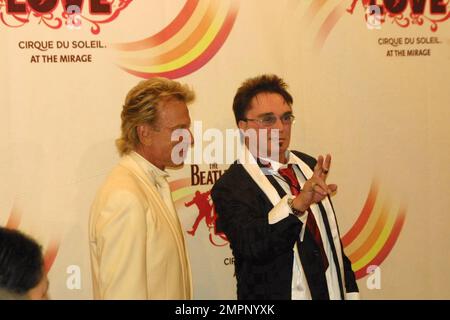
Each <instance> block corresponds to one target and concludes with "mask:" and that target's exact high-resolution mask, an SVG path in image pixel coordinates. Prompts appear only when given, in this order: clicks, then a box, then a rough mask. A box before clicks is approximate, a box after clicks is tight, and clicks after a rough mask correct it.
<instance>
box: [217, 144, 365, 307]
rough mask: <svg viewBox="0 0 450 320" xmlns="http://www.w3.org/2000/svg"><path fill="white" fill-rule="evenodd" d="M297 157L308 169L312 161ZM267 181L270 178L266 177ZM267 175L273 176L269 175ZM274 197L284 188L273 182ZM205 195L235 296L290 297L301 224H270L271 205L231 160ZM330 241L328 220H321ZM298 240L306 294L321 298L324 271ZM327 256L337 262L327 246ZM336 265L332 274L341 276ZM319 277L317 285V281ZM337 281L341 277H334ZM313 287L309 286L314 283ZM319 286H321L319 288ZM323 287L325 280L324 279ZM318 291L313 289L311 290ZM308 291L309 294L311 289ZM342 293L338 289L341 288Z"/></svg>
mask: <svg viewBox="0 0 450 320" xmlns="http://www.w3.org/2000/svg"><path fill="white" fill-rule="evenodd" d="M294 153H295V155H296V156H298V157H299V158H300V159H301V160H302V161H304V162H305V163H307V164H308V166H310V167H311V168H314V166H315V164H316V160H315V159H314V158H312V157H310V156H308V155H306V154H304V153H301V152H294ZM267 177H268V178H269V180H271V179H270V178H272V177H270V176H267ZM272 179H273V178H272ZM271 183H272V184H273V185H274V186H275V187H276V189H277V191H278V193H279V194H280V196H284V194H283V193H284V191H282V188H280V187H279V185H277V184H276V182H275V181H271ZM211 196H212V199H213V201H214V205H215V208H216V212H217V230H218V231H221V232H224V233H225V234H226V236H227V237H228V240H229V241H230V247H231V249H232V251H233V255H234V257H235V271H236V278H237V296H238V299H283V300H287V299H291V293H292V289H291V286H292V266H293V262H294V261H293V259H294V255H293V247H294V245H295V244H296V243H297V241H298V237H299V234H300V230H301V227H302V223H301V222H300V221H299V219H298V218H297V217H295V216H294V215H289V216H288V217H287V218H285V219H283V220H281V221H279V222H277V223H275V224H272V225H270V224H269V221H268V213H269V211H270V210H271V209H272V208H273V205H272V203H271V202H270V200H269V199H268V198H267V196H266V195H265V193H264V192H263V191H262V190H261V188H260V187H259V186H258V185H257V184H256V182H255V181H254V180H253V179H252V177H251V176H250V175H249V174H248V172H247V171H246V170H245V168H244V167H243V166H242V165H241V164H238V163H237V162H235V163H233V164H232V165H231V166H230V168H229V169H228V170H227V171H226V172H225V173H224V175H223V176H222V177H221V178H220V179H219V180H218V181H217V182H216V184H215V185H214V187H213V188H212V191H211ZM320 210H321V211H322V217H324V218H325V219H326V214H325V211H324V208H323V207H322V206H321V205H320ZM324 222H325V225H326V229H327V231H328V232H327V233H328V237H329V241H330V243H333V241H332V239H331V234H330V232H329V225H328V221H324ZM308 239H309V238H308V236H307V235H306V233H305V240H304V242H303V243H302V247H301V248H300V251H301V252H302V253H303V254H304V255H303V256H302V254H300V256H301V261H302V265H303V269H304V272H305V276H306V277H307V280H308V285H309V287H310V290H311V291H312V292H311V293H312V294H313V298H314V293H315V292H317V295H316V298H319V299H320V298H326V297H325V296H326V295H328V292H327V291H326V292H325V291H324V290H327V289H326V288H325V289H324V288H323V281H322V280H324V273H323V272H321V270H320V267H319V265H320V264H321V260H320V258H319V256H318V250H317V248H316V247H315V244H314V242H313V241H308ZM341 247H342V246H341ZM332 249H333V250H334V252H333V260H334V262H335V263H336V265H338V262H337V256H336V250H335V249H334V245H332ZM342 257H343V262H344V272H345V286H346V291H347V292H356V291H358V287H357V284H356V280H355V276H354V273H353V271H352V269H351V262H350V260H349V259H348V258H347V257H346V256H345V254H344V252H342ZM337 269H338V278H339V280H341V279H342V276H341V274H340V271H339V267H337ZM321 281H322V285H321V284H320V282H321ZM340 282H341V283H342V281H340ZM316 285H317V286H318V287H317V288H315V286H316ZM319 287H321V288H319ZM325 287H326V283H325ZM316 289H317V290H318V291H317V290H316ZM313 291H314V292H313ZM341 294H342V296H343V297H344V289H343V288H342V286H341Z"/></svg>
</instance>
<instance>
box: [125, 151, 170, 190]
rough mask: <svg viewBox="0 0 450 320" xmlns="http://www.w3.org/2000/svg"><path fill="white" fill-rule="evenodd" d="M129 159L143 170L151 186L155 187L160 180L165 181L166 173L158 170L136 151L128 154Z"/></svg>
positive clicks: (167, 175)
mask: <svg viewBox="0 0 450 320" xmlns="http://www.w3.org/2000/svg"><path fill="white" fill-rule="evenodd" d="M130 157H131V158H133V160H134V161H136V163H137V164H138V165H139V167H141V168H142V169H143V170H144V172H145V175H146V176H147V177H148V179H149V180H150V182H151V183H152V184H153V185H156V184H157V181H158V180H160V178H163V179H166V178H167V177H169V174H168V173H167V172H166V171H164V170H161V169H159V168H158V167H157V166H155V165H154V164H153V163H151V162H150V161H148V160H147V159H145V158H144V157H143V156H141V155H140V154H139V153H137V152H136V151H132V152H130Z"/></svg>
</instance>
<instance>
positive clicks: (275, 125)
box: [272, 118, 284, 134]
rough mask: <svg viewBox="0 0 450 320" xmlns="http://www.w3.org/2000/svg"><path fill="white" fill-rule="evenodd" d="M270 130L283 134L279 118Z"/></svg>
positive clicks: (282, 126)
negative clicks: (276, 130)
mask: <svg viewBox="0 0 450 320" xmlns="http://www.w3.org/2000/svg"><path fill="white" fill-rule="evenodd" d="M272 129H278V130H279V131H280V134H281V133H282V132H283V130H284V124H283V122H282V121H281V119H280V118H277V121H276V122H275V123H274V125H273V126H272Z"/></svg>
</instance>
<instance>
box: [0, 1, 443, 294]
mask: <svg viewBox="0 0 450 320" xmlns="http://www.w3.org/2000/svg"><path fill="white" fill-rule="evenodd" d="M449 16H450V6H449V4H448V1H445V0H442V1H441V0H414V1H412V0H411V1H408V0H373V1H369V0H365V1H356V0H328V1H325V0H279V1H274V0H167V1H160V0H158V1H157V0H96V1H94V0H91V1H87V0H85V1H83V0H78V1H77V0H73V1H69V0H67V1H63V0H62V1H57V0H43V1H41V0H0V42H1V51H0V70H1V75H0V98H1V103H0V155H1V157H0V225H3V226H8V227H9V228H17V229H20V230H22V231H24V232H26V233H28V234H30V235H32V236H33V237H35V238H36V239H37V240H38V241H39V242H40V243H41V244H42V245H43V248H44V253H45V262H46V268H47V270H48V275H49V279H50V296H51V298H53V299H91V298H92V288H91V275H90V262H89V247H88V228H87V225H88V216H89V209H90V205H91V202H92V200H93V198H94V195H95V192H96V190H97V188H98V187H99V186H100V184H101V183H102V181H103V180H104V179H105V177H106V175H107V174H108V172H109V171H110V170H111V168H112V167H113V166H114V165H115V164H116V163H117V161H118V159H119V156H118V153H117V152H116V149H115V145H114V140H115V139H116V138H117V137H118V136H119V132H120V112H121V109H122V104H123V101H124V98H125V95H126V94H127V92H128V90H129V89H130V88H131V87H133V86H134V85H135V84H137V83H138V82H139V81H141V80H142V79H148V78H151V77H156V76H162V77H168V78H171V79H177V80H178V81H181V82H183V83H187V84H189V85H190V86H192V88H193V89H194V90H195V91H196V94H197V99H196V101H195V103H194V104H193V105H192V106H190V114H191V118H192V121H193V122H192V123H193V127H192V131H193V133H194V138H195V141H196V147H197V148H199V149H198V150H197V153H196V154H195V155H194V156H193V157H191V158H189V159H188V161H187V163H186V164H185V166H184V168H182V169H179V170H171V171H170V181H171V188H172V191H173V194H172V195H173V198H174V201H175V203H176V207H177V209H178V213H179V217H180V220H181V222H182V226H183V228H184V231H185V237H186V241H187V245H188V249H189V254H190V259H191V261H192V269H193V278H194V295H195V298H196V299H235V298H236V289H235V286H236V284H235V277H234V259H233V256H232V254H231V251H230V248H229V244H228V241H227V239H226V237H224V236H223V235H222V234H220V233H217V232H216V231H215V220H214V215H215V212H214V207H213V204H212V202H211V199H210V196H209V191H210V189H211V187H212V185H213V184H214V182H215V181H216V180H217V179H218V178H219V177H220V176H221V174H222V173H223V172H224V171H225V170H226V169H227V167H228V166H229V164H230V157H227V149H226V148H225V147H224V146H225V145H226V143H225V140H226V139H227V138H230V139H232V137H228V136H227V135H226V132H227V130H231V129H234V128H235V122H234V117H233V114H232V110H231V105H232V100H233V97H234V94H235V91H236V89H237V88H238V86H239V85H240V83H241V82H242V81H243V80H245V79H246V78H248V77H253V76H256V75H259V74H262V73H275V74H277V75H279V76H281V77H282V78H284V79H285V80H286V82H287V83H288V84H289V85H290V91H291V93H292V95H293V97H294V106H293V108H294V114H295V115H296V118H297V121H296V123H295V125H294V128H293V137H292V140H291V141H292V149H297V150H301V151H303V152H306V153H309V154H312V155H314V156H318V155H319V154H325V153H331V154H332V156H333V165H332V170H331V172H330V177H329V181H332V182H335V183H337V184H338V186H339V191H338V193H337V195H336V196H335V197H334V204H335V209H336V212H337V218H338V221H339V223H340V231H341V235H342V242H343V245H344V247H345V251H346V253H347V255H348V256H349V257H350V259H351V261H352V264H353V269H354V271H355V272H356V276H357V278H358V284H359V287H360V290H361V295H362V298H363V299H422V298H423V299H431V298H438V299H449V298H450V274H449V270H450V255H449V244H450V235H449V234H450V233H449V232H448V227H449V225H450V215H449V214H448V213H449V211H448V210H449V208H450V197H449V190H450V169H449V163H450V123H449V119H450V90H449V88H450V87H449V80H450V23H449ZM221 148H222V149H221ZM236 187H237V188H239V186H236Z"/></svg>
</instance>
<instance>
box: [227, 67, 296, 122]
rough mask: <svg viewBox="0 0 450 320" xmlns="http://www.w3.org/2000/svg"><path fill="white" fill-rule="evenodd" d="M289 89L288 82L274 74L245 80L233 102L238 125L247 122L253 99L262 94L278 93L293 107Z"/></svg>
mask: <svg viewBox="0 0 450 320" xmlns="http://www.w3.org/2000/svg"><path fill="white" fill-rule="evenodd" d="M287 88H288V85H287V84H286V82H284V80H283V79H281V78H280V77H278V76H276V75H274V74H264V75H260V76H257V77H254V78H250V79H247V80H245V81H244V82H243V83H242V84H241V86H240V87H239V89H238V90H237V92H236V95H235V96H234V100H233V112H234V117H235V119H236V124H238V123H239V121H240V120H245V114H246V113H247V110H248V108H249V107H250V103H251V101H252V99H253V97H255V96H256V95H258V94H259V93H261V92H271V93H278V94H280V95H281V96H282V97H283V98H284V100H285V101H286V103H287V104H289V105H290V106H291V105H292V103H293V101H294V100H293V99H292V96H291V94H290V93H289V92H288V91H287Z"/></svg>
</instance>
